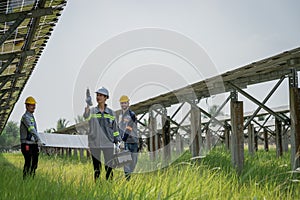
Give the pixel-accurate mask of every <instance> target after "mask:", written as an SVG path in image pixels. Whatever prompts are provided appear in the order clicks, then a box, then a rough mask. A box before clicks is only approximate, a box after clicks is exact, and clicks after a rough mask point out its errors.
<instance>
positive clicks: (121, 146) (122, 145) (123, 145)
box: [119, 141, 125, 150]
mask: <svg viewBox="0 0 300 200" xmlns="http://www.w3.org/2000/svg"><path fill="white" fill-rule="evenodd" d="M119 147H120V149H121V150H124V149H125V144H124V142H123V141H121V142H120V143H119Z"/></svg>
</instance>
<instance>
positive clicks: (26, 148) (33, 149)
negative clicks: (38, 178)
mask: <svg viewBox="0 0 300 200" xmlns="http://www.w3.org/2000/svg"><path fill="white" fill-rule="evenodd" d="M21 151H22V154H23V156H24V159H25V163H24V168H23V179H25V178H26V177H27V176H28V175H29V176H32V177H34V175H35V170H36V169H37V167H38V161H39V147H38V145H37V144H25V143H22V144H21Z"/></svg>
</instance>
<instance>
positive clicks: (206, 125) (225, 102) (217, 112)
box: [202, 95, 231, 132]
mask: <svg viewBox="0 0 300 200" xmlns="http://www.w3.org/2000/svg"><path fill="white" fill-rule="evenodd" d="M230 99H231V95H229V96H228V97H227V99H226V100H225V101H224V102H223V103H222V105H221V106H220V107H219V108H218V109H217V110H216V113H215V114H213V115H212V117H213V118H215V117H217V115H218V114H219V113H220V111H221V110H222V109H223V108H224V106H225V105H226V104H227V103H228V101H229V100H230ZM211 121H212V118H210V119H209V121H208V122H207V123H206V124H205V126H204V128H203V129H202V132H203V131H204V130H206V129H207V128H208V126H209V124H210V123H211Z"/></svg>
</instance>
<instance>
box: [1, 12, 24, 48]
mask: <svg viewBox="0 0 300 200" xmlns="http://www.w3.org/2000/svg"><path fill="white" fill-rule="evenodd" d="M0 18H1V17H0ZM25 18H26V14H20V15H19V16H18V18H17V19H16V21H15V22H14V23H13V25H11V26H10V27H9V29H8V31H6V32H5V34H4V35H2V37H1V38H0V46H1V45H2V44H3V43H4V42H5V41H6V39H7V38H9V36H10V35H11V34H13V32H14V31H15V30H16V29H17V28H18V26H19V25H20V24H21V23H22V22H23V21H24V19H25Z"/></svg>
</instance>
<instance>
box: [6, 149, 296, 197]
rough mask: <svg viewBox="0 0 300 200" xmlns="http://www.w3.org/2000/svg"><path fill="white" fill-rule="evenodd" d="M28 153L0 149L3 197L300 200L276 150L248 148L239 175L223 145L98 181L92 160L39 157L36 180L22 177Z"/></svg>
mask: <svg viewBox="0 0 300 200" xmlns="http://www.w3.org/2000/svg"><path fill="white" fill-rule="evenodd" d="M22 168H23V156H22V154H20V153H4V154H0V169H1V171H0V189H1V192H0V199H39V200H44V199H55V200H56V199H272V200H273V199H300V183H299V178H300V177H299V174H292V173H291V171H290V157H289V154H284V156H283V157H281V158H276V153H275V150H271V151H269V152H264V151H262V150H260V151H258V152H257V153H256V155H255V156H253V157H251V156H248V155H247V152H245V165H244V170H243V172H242V173H241V174H240V175H237V173H236V171H235V169H234V168H233V167H232V165H231V158H230V153H229V152H227V151H226V150H224V149H222V148H219V149H215V150H213V151H211V152H210V154H209V155H207V156H206V157H205V158H204V159H202V160H201V161H197V162H191V161H190V154H189V152H186V153H185V154H184V155H183V156H182V157H180V158H179V159H178V160H177V161H176V162H174V163H173V164H172V165H171V166H169V167H167V168H164V169H161V170H157V171H154V172H149V173H143V174H142V173H141V174H134V175H133V176H132V179H131V181H129V182H127V181H126V180H125V179H124V177H123V172H122V171H120V170H115V171H114V179H113V180H112V181H105V178H104V172H103V171H102V173H101V180H100V181H99V182H97V183H94V180H93V170H92V169H93V167H92V164H91V161H90V160H87V161H83V162H82V161H78V160H75V159H71V158H60V157H49V156H46V155H41V156H40V161H39V166H38V169H37V174H36V177H35V178H34V179H27V180H25V181H23V179H22Z"/></svg>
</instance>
